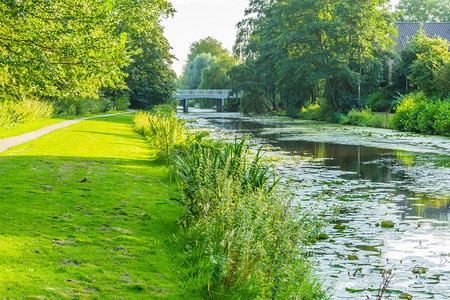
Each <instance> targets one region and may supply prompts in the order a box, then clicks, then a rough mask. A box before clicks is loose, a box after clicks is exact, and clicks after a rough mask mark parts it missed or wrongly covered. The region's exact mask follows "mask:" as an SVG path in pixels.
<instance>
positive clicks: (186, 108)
mask: <svg viewBox="0 0 450 300" xmlns="http://www.w3.org/2000/svg"><path fill="white" fill-rule="evenodd" d="M188 101H189V99H187V98H186V99H183V112H184V113H188V112H189V111H188Z"/></svg>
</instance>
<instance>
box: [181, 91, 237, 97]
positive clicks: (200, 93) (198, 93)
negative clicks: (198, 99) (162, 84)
mask: <svg viewBox="0 0 450 300" xmlns="http://www.w3.org/2000/svg"><path fill="white" fill-rule="evenodd" d="M230 92H231V90H178V91H177V92H176V94H177V95H187V96H203V95H205V96H208V95H216V96H228V95H229V93H230Z"/></svg>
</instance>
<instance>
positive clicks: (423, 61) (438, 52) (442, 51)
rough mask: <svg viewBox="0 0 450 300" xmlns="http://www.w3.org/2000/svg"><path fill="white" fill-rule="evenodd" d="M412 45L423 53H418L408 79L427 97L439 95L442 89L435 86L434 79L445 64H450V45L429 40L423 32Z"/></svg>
mask: <svg viewBox="0 0 450 300" xmlns="http://www.w3.org/2000/svg"><path fill="white" fill-rule="evenodd" d="M410 43H414V44H415V46H416V47H417V48H418V49H422V51H421V52H419V53H417V57H416V59H415V60H414V61H413V63H412V64H411V65H410V67H409V69H410V71H411V73H410V75H409V77H408V79H410V80H411V83H412V84H413V85H414V86H416V87H417V88H418V90H419V91H421V92H423V93H425V94H426V95H428V96H433V95H437V94H438V92H439V91H438V90H439V89H440V88H439V87H437V86H436V85H435V83H436V81H435V80H434V77H435V73H436V72H439V70H440V69H441V68H443V66H444V65H445V64H448V63H449V62H450V53H449V51H448V49H449V47H450V43H449V42H448V41H446V40H444V39H439V38H437V39H435V38H434V39H430V38H427V37H426V36H425V34H424V33H423V32H421V31H419V32H418V34H417V35H416V36H415V37H414V41H413V42H410ZM448 79H449V78H447V83H448Z"/></svg>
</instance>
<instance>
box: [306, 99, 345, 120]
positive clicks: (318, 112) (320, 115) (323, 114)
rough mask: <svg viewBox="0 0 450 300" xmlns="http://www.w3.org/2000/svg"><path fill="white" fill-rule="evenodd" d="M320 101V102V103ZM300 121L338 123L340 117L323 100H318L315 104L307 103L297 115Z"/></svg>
mask: <svg viewBox="0 0 450 300" xmlns="http://www.w3.org/2000/svg"><path fill="white" fill-rule="evenodd" d="M321 100H322V101H321ZM298 117H299V118H300V119H304V120H317V121H324V122H332V123H336V122H339V119H340V116H339V114H338V113H337V112H335V111H334V110H333V108H332V107H331V106H330V105H329V104H327V103H326V101H325V99H318V102H317V103H307V104H306V107H305V106H303V107H302V109H301V110H300V113H299V114H298Z"/></svg>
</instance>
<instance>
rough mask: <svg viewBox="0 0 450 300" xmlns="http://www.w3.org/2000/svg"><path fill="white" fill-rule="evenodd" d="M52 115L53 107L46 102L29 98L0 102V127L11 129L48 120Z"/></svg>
mask: <svg viewBox="0 0 450 300" xmlns="http://www.w3.org/2000/svg"><path fill="white" fill-rule="evenodd" d="M52 115H53V106H52V105H51V104H50V103H47V102H42V101H38V100H35V99H31V98H24V99H20V100H18V101H12V100H4V101H1V102H0V127H12V126H15V125H18V124H21V123H26V122H32V121H36V120H40V119H49V118H51V117H52Z"/></svg>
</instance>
